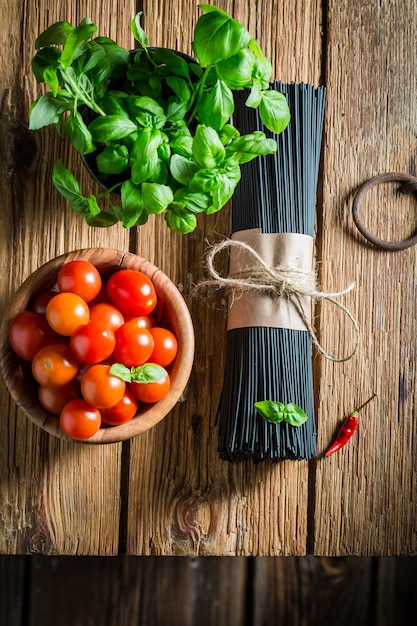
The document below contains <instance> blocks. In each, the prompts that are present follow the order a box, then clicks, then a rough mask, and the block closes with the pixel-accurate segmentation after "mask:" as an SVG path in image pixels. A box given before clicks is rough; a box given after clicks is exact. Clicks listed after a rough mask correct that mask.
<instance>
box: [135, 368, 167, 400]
mask: <svg viewBox="0 0 417 626" xmlns="http://www.w3.org/2000/svg"><path fill="white" fill-rule="evenodd" d="M170 386H171V379H170V377H169V374H167V375H166V376H164V378H161V380H158V381H156V382H155V383H130V390H131V392H132V393H133V395H134V396H135V398H137V399H138V400H140V401H141V402H146V403H153V402H158V400H161V399H162V398H164V397H165V396H166V395H167V393H168V391H169V388H170Z"/></svg>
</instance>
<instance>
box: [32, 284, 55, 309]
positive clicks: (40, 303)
mask: <svg viewBox="0 0 417 626" xmlns="http://www.w3.org/2000/svg"><path fill="white" fill-rule="evenodd" d="M56 294H57V292H56V291H52V290H50V291H43V292H42V293H40V294H39V295H37V296H36V298H35V299H34V300H33V302H32V304H31V307H30V308H31V310H32V311H35V313H46V305H47V304H48V302H49V300H52V298H53V297H54V296H56Z"/></svg>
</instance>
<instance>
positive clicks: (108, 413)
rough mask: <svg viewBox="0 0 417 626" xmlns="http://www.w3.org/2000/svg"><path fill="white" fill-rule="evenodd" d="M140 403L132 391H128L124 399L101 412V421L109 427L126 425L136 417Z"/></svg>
mask: <svg viewBox="0 0 417 626" xmlns="http://www.w3.org/2000/svg"><path fill="white" fill-rule="evenodd" d="M137 409H138V403H137V400H136V398H135V396H134V395H133V394H132V392H131V391H129V390H128V389H126V391H125V393H124V395H123V398H122V399H121V400H119V402H118V403H117V404H115V405H114V406H112V407H110V408H109V409H102V410H101V419H102V422H103V423H104V424H107V425H108V426H117V425H118V424H124V423H125V422H128V421H129V420H131V419H132V417H135V415H136V411H137Z"/></svg>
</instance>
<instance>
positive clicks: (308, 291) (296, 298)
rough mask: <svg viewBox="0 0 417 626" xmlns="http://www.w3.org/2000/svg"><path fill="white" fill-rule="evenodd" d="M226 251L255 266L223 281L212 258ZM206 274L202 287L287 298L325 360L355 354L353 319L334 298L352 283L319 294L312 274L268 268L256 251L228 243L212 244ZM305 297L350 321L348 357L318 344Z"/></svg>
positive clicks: (292, 269) (282, 268)
mask: <svg viewBox="0 0 417 626" xmlns="http://www.w3.org/2000/svg"><path fill="white" fill-rule="evenodd" d="M227 248H229V249H230V248H235V249H239V250H244V251H246V252H247V253H248V254H249V255H250V256H251V257H252V258H253V260H254V261H255V262H256V264H257V265H256V266H254V267H251V268H247V269H245V270H242V271H239V272H237V273H235V274H232V275H229V276H227V277H224V276H222V275H221V274H220V273H219V272H218V271H217V269H216V268H215V263H214V261H215V258H216V256H217V255H218V254H219V253H220V252H221V251H222V250H225V249H227ZM206 265H207V270H208V272H209V274H210V276H211V278H212V280H206V281H203V283H201V284H202V285H215V286H217V287H225V288H226V289H228V290H231V291H232V293H233V292H235V291H238V290H240V291H248V290H253V291H255V292H263V293H268V294H270V295H271V296H273V297H291V298H292V301H293V302H294V304H295V306H296V308H297V310H298V313H299V314H300V316H301V319H302V320H303V323H304V325H305V327H306V329H307V331H308V333H309V335H310V337H311V339H312V341H313V343H314V345H315V346H316V348H317V349H318V351H319V352H320V353H321V354H323V356H325V357H326V358H327V359H329V360H331V361H335V362H343V361H348V360H349V359H351V358H352V357H353V355H354V354H355V352H356V350H357V348H358V345H359V340H360V333H359V327H358V323H357V321H356V319H355V318H354V316H353V315H352V313H351V312H350V311H349V309H348V308H347V307H345V306H344V305H343V304H341V303H340V302H338V301H337V300H336V298H337V297H339V296H342V295H344V294H346V293H348V292H350V291H351V290H352V289H353V288H354V286H355V285H354V283H351V284H350V285H349V286H348V287H346V288H345V289H343V290H341V291H337V292H334V293H326V292H323V291H321V290H320V289H319V288H318V286H317V277H316V273H315V272H314V271H312V270H311V271H304V270H300V269H298V268H294V267H283V266H280V265H278V266H275V267H269V266H268V265H267V264H266V263H265V261H264V260H263V259H262V257H261V256H260V255H259V254H258V252H257V251H256V250H254V249H253V248H252V246H250V245H249V244H247V243H245V242H243V241H238V240H232V239H224V240H223V241H220V242H219V243H217V244H214V245H213V246H212V247H211V248H210V250H209V252H208V254H207V256H206ZM303 296H308V297H310V298H312V299H314V300H326V301H327V302H331V303H332V304H334V305H335V306H336V307H338V308H339V309H340V310H342V311H343V312H344V313H345V314H346V315H347V316H348V318H349V319H350V320H351V322H352V324H353V326H354V329H355V333H356V342H355V346H354V348H353V350H352V352H351V353H350V354H348V355H347V356H344V357H336V356H334V355H332V354H330V353H329V352H327V351H326V350H325V349H324V348H323V347H322V346H321V344H320V342H319V340H318V338H317V335H316V333H315V331H314V329H313V327H312V325H311V322H310V320H309V318H308V317H307V315H306V313H305V310H304V307H303V305H302V301H301V298H302V297H303Z"/></svg>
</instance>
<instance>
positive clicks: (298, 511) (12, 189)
mask: <svg viewBox="0 0 417 626" xmlns="http://www.w3.org/2000/svg"><path fill="white" fill-rule="evenodd" d="M134 4H135V6H134V7H132V5H131V4H129V3H118V2H117V1H116V0H107V1H106V2H105V3H97V2H92V1H90V0H78V1H76V2H69V1H68V0H67V1H65V2H61V3H59V4H58V5H57V4H51V3H47V2H46V1H45V0H39V1H38V2H37V3H35V4H34V3H31V2H28V1H27V0H26V1H24V2H22V3H20V4H16V5H15V6H13V7H9V5H8V4H7V3H6V2H5V0H0V6H1V7H2V9H3V19H4V25H3V29H2V32H1V34H0V57H1V58H2V59H5V60H7V62H2V64H1V67H0V113H1V115H0V133H1V137H2V141H1V142H0V194H1V198H2V211H1V217H0V220H1V228H0V260H1V263H2V269H3V280H2V283H1V288H0V310H1V313H2V314H3V312H4V311H5V309H6V306H7V303H8V301H9V298H10V296H11V295H12V293H14V291H15V290H16V289H17V287H18V286H19V285H20V284H21V283H22V282H23V280H24V279H25V278H26V277H27V276H29V274H30V273H31V272H32V271H34V270H35V269H36V268H37V267H38V266H39V265H41V264H43V263H44V262H45V261H47V260H49V259H51V258H53V257H55V256H57V255H59V254H61V253H63V252H66V251H70V250H75V249H80V248H86V247H96V246H102V247H110V248H117V249H122V250H131V251H132V252H136V253H137V254H139V255H140V256H142V257H144V258H147V259H148V260H149V261H150V262H151V263H153V264H155V265H156V266H158V267H160V268H161V269H162V270H163V272H165V273H166V274H167V275H168V276H169V277H170V278H171V279H172V280H173V282H174V283H175V284H176V285H178V286H179V287H180V289H181V290H182V292H183V294H184V296H185V297H186V298H187V302H188V304H189V307H190V311H191V315H192V318H193V322H194V325H195V328H196V331H197V346H196V354H195V362H194V369H193V372H192V376H191V379H190V382H189V385H188V387H187V390H186V393H184V395H183V397H182V398H181V400H182V401H181V402H180V403H179V404H178V405H177V406H176V407H175V409H174V410H173V411H172V412H171V414H170V416H169V418H167V419H166V420H164V422H163V423H160V424H158V425H157V426H156V427H155V428H154V429H152V430H151V431H149V432H147V433H144V434H143V435H140V436H139V437H137V438H134V439H132V440H131V441H129V442H128V443H126V444H123V446H122V445H121V444H112V445H110V446H99V447H97V448H92V447H83V446H80V445H79V444H75V443H71V442H65V441H60V440H57V439H56V438H54V437H50V436H49V435H48V434H46V433H44V432H41V431H40V430H39V429H38V428H37V427H35V426H34V425H33V424H31V423H30V422H29V421H28V420H27V419H26V418H25V416H24V415H23V413H22V412H21V411H20V410H19V409H17V408H16V405H15V404H14V402H13V401H12V400H11V398H10V396H9V394H8V393H7V391H6V389H5V388H4V385H3V384H2V385H1V388H0V484H1V486H0V553H2V554H26V553H28V554H37V553H43V554H45V553H46V554H68V555H87V554H88V555H113V554H117V553H118V552H120V551H123V552H127V553H129V554H131V555H167V556H168V555H184V556H188V557H189V556H193V555H242V556H244V555H250V556H253V555H274V556H275V555H304V554H306V553H310V554H316V555H324V556H328V555H333V556H345V555H361V556H366V555H370V554H372V555H393V554H396V555H414V554H416V553H417V524H416V519H417V510H416V509H417V507H416V489H415V485H416V480H417V467H416V465H415V461H414V459H415V456H416V453H417V449H416V441H417V438H416V432H415V428H416V426H415V403H414V393H415V388H416V353H415V337H416V331H417V327H416V325H417V322H416V316H415V313H414V308H413V302H414V300H415V295H416V250H415V248H411V249H409V250H405V251H403V252H399V253H394V254H393V253H386V252H380V251H377V250H375V249H373V248H372V247H371V246H368V245H367V244H366V243H365V242H364V240H363V238H362V237H361V236H360V235H359V233H358V232H357V231H356V229H355V227H354V224H353V221H352V218H351V204H352V199H353V195H354V193H355V191H356V189H357V188H358V187H359V186H360V185H361V184H362V183H363V182H365V181H366V180H368V179H369V178H370V177H372V176H374V175H375V174H378V173H381V172H386V171H403V172H409V173H411V174H414V175H415V174H416V171H415V170H416V162H415V155H416V128H417V108H416V106H415V102H416V101H417V98H416V96H417V93H416V91H417V85H416V81H415V76H416V74H417V72H416V69H417V68H416V63H417V58H416V55H415V47H414V42H415V41H416V35H417V32H416V31H417V14H416V11H417V7H416V5H415V2H414V0H390V1H388V0H384V1H383V0H371V1H370V2H365V1H364V0H352V1H350V0H349V1H348V0H343V2H338V3H336V2H334V0H329V2H327V3H325V4H324V5H323V6H324V7H325V10H326V15H324V16H323V15H322V3H321V2H319V0H294V1H293V0H282V2H280V3H275V2H270V0H256V1H255V2H252V1H251V2H250V1H249V0H248V1H245V2H243V1H242V2H232V0H222V1H221V2H220V1H219V3H218V4H219V6H220V7H221V8H224V9H225V10H227V11H229V12H231V13H232V14H233V15H234V16H235V17H236V18H238V19H239V20H240V21H241V22H242V23H244V24H245V25H247V26H248V28H249V29H250V30H251V32H252V33H253V34H254V35H255V36H256V37H257V38H258V40H259V41H260V43H261V45H262V46H263V48H264V50H265V52H266V54H267V55H268V56H269V57H270V58H271V59H272V60H273V65H274V74H275V76H276V78H278V79H280V80H283V81H287V82H291V81H292V80H294V81H305V82H312V83H314V84H319V83H321V82H324V84H325V85H326V86H327V88H328V97H327V105H326V120H325V136H324V144H323V165H322V176H321V182H320V188H319V197H318V205H317V237H316V257H317V261H318V263H319V265H318V266H319V271H320V282H321V284H322V287H323V288H324V289H325V290H326V291H327V290H329V291H333V290H339V289H342V288H344V287H345V286H347V285H348V284H349V283H350V282H352V281H354V282H355V285H356V286H355V289H354V290H353V291H352V292H351V293H349V294H348V295H346V296H344V297H343V299H342V301H343V304H346V306H348V308H349V309H350V310H351V311H352V313H353V314H354V315H355V317H356V318H357V320H358V322H359V326H360V329H361V336H362V341H361V344H360V349H359V351H358V352H357V354H356V355H355V357H354V358H353V359H352V360H351V361H349V362H347V363H344V364H335V363H331V362H329V361H326V360H324V359H322V358H321V357H320V358H319V357H316V358H315V374H316V376H315V384H316V395H317V419H318V433H319V450H320V451H324V449H325V448H326V447H327V445H328V444H329V443H330V441H331V439H332V437H333V435H334V433H335V431H336V429H337V427H338V425H339V421H340V420H341V419H342V418H343V417H344V416H345V415H346V414H347V413H348V412H349V411H351V410H352V409H353V408H355V406H357V405H358V404H361V402H362V401H363V400H365V399H366V398H367V397H369V396H370V395H371V394H372V393H373V392H374V391H376V392H377V394H378V396H377V398H376V400H374V402H373V403H372V405H370V406H368V407H367V408H366V410H365V411H364V413H363V415H362V418H361V421H360V428H359V432H358V433H357V434H356V435H355V439H354V440H353V441H351V442H350V444H349V446H347V447H346V448H345V449H344V450H342V451H341V452H340V453H338V454H337V455H334V456H332V457H330V458H328V459H323V458H321V457H319V458H318V459H317V460H315V461H312V462H310V463H309V464H307V463H306V462H290V461H286V462H283V463H280V464H276V465H274V464H271V463H268V462H267V463H264V464H259V465H253V464H251V463H244V464H241V465H239V464H238V465H233V466H232V465H229V464H227V463H226V462H221V461H220V460H219V459H218V456H217V450H216V448H217V430H216V424H215V414H216V409H217V402H218V398H219V395H220V391H221V386H222V380H223V366H224V359H225V336H226V335H225V333H226V311H225V300H224V294H222V293H220V292H216V293H214V294H209V295H207V296H205V297H204V298H203V297H200V298H191V297H190V292H191V290H192V287H193V285H194V284H195V283H196V282H198V281H199V280H200V279H201V278H203V276H204V275H205V269H204V256H205V251H206V246H207V244H208V243H215V241H217V240H219V239H221V238H223V237H225V236H228V235H229V232H230V211H229V210H228V209H227V208H226V209H224V210H223V211H221V212H220V214H217V215H213V216H210V217H207V218H206V219H201V220H200V221H199V226H198V229H197V230H196V232H195V233H194V234H193V235H191V236H179V235H175V234H173V233H171V232H169V231H168V229H167V228H166V226H165V223H164V221H163V220H161V219H159V218H158V216H156V217H155V219H151V220H149V223H148V224H146V226H144V227H141V228H140V229H136V230H132V231H131V232H127V231H126V230H124V229H123V228H122V227H121V226H119V225H116V226H114V227H112V228H110V229H107V230H102V229H95V228H89V227H87V226H86V224H84V223H83V222H82V221H81V220H80V218H79V217H78V216H76V215H74V214H73V213H72V211H71V210H70V209H69V208H68V206H67V205H66V202H65V201H64V200H63V199H62V198H61V197H60V196H59V194H58V193H57V192H56V190H55V189H54V188H53V186H52V183H51V171H52V167H53V164H54V163H55V161H56V160H57V159H58V158H60V159H61V160H62V161H63V162H64V163H65V165H67V166H68V167H69V168H70V169H71V170H72V171H73V172H74V173H75V174H76V175H77V176H79V177H80V180H81V185H82V187H83V188H84V189H87V190H88V189H89V190H91V191H92V192H94V191H95V190H96V189H95V185H94V184H93V183H92V182H91V180H90V179H89V177H88V175H87V172H86V171H85V168H84V166H83V165H82V163H81V159H80V158H79V156H78V155H77V154H75V153H74V151H73V150H72V148H70V147H69V145H68V143H67V141H66V140H65V139H63V138H60V137H59V136H58V135H57V133H56V132H55V131H54V129H45V130H42V131H38V132H31V133H29V131H28V130H27V119H28V110H29V106H30V104H31V102H32V101H33V99H34V98H35V97H36V96H37V95H39V93H40V92H41V88H39V87H38V86H37V85H36V84H35V81H34V77H33V75H32V72H31V69H30V62H31V58H32V55H33V52H34V49H33V43H34V40H35V38H36V36H37V35H38V34H39V33H40V32H41V31H42V30H43V29H44V28H45V27H46V26H47V25H49V24H51V23H53V22H55V21H57V20H59V19H67V20H69V21H72V22H73V23H76V22H78V21H79V20H80V19H82V18H83V17H84V16H86V15H89V16H90V17H91V18H92V19H93V21H94V22H95V23H96V24H97V25H98V26H99V30H100V32H101V33H103V34H106V35H109V36H110V37H113V38H114V39H116V40H117V41H118V42H119V43H120V44H121V45H124V46H126V47H132V46H133V45H134V43H133V39H132V36H131V33H130V21H131V18H132V16H133V13H134V11H135V10H139V9H143V12H144V26H145V28H146V30H147V32H148V34H149V36H150V39H151V43H152V44H153V45H167V46H171V47H174V48H177V49H180V50H182V51H184V52H187V53H191V33H192V29H193V26H194V24H195V21H196V19H197V17H198V9H197V6H196V5H190V4H189V3H188V4H187V3H184V2H181V0H173V1H171V2H168V0H145V1H144V2H136V3H134ZM363 215H364V217H365V219H366V220H367V224H368V225H369V226H370V227H371V228H372V229H373V230H374V231H375V233H377V234H378V235H379V236H381V237H383V238H386V239H400V238H404V237H407V236H409V235H410V234H411V233H412V232H413V231H414V230H415V200H414V199H413V198H412V197H409V196H402V195H400V194H398V193H397V190H396V187H395V185H384V186H381V187H379V188H377V189H375V190H372V192H371V193H370V194H369V196H368V197H367V202H366V203H365V206H364V207H363ZM316 319H317V325H318V331H319V335H320V339H321V342H322V344H323V345H324V347H327V348H328V349H329V350H330V351H333V349H336V350H340V354H344V353H345V352H349V350H350V348H351V346H352V341H353V339H352V327H351V326H350V325H349V322H348V320H347V319H346V318H345V317H343V316H342V315H340V314H339V313H338V312H337V310H332V309H331V308H330V307H329V306H328V305H323V306H322V307H318V308H317V318H316ZM120 539H121V545H120V546H119V540H120Z"/></svg>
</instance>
